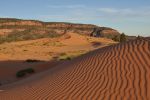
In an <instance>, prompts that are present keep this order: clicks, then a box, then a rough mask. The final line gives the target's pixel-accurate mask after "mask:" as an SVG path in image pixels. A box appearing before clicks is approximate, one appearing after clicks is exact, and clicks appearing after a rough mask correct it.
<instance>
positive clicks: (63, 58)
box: [58, 56, 71, 61]
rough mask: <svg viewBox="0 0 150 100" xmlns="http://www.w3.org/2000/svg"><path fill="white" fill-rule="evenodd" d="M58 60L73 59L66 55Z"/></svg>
mask: <svg viewBox="0 0 150 100" xmlns="http://www.w3.org/2000/svg"><path fill="white" fill-rule="evenodd" d="M58 60H60V61H61V60H71V57H68V56H66V57H60V58H59V59H58Z"/></svg>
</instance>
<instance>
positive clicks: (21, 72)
mask: <svg viewBox="0 0 150 100" xmlns="http://www.w3.org/2000/svg"><path fill="white" fill-rule="evenodd" d="M34 72H35V71H34V70H33V69H32V68H28V69H24V70H20V71H18V72H17V73H16V77H18V78H21V77H24V76H25V75H26V74H32V73H34Z"/></svg>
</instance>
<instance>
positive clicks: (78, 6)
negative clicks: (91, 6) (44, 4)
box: [48, 5, 86, 9]
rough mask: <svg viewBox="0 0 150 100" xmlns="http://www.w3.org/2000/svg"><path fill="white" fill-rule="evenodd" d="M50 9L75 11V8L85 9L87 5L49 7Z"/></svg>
mask: <svg viewBox="0 0 150 100" xmlns="http://www.w3.org/2000/svg"><path fill="white" fill-rule="evenodd" d="M48 7H49V8H54V9H61V8H68V9H75V8H84V7H86V6H85V5H49V6H48Z"/></svg>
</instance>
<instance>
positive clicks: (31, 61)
mask: <svg viewBox="0 0 150 100" xmlns="http://www.w3.org/2000/svg"><path fill="white" fill-rule="evenodd" d="M25 62H28V63H34V62H41V61H40V60H34V59H27V60H26V61H25Z"/></svg>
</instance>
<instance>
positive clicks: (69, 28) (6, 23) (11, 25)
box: [0, 18, 120, 38]
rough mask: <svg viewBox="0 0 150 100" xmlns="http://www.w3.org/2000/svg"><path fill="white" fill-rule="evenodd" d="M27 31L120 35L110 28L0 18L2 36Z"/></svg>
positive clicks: (100, 35)
mask: <svg viewBox="0 0 150 100" xmlns="http://www.w3.org/2000/svg"><path fill="white" fill-rule="evenodd" d="M4 29H5V30H4ZM27 30H30V31H32V32H33V33H34V32H35V31H38V32H41V33H47V32H53V33H55V34H64V33H66V32H75V33H79V34H82V35H89V36H99V37H107V38H113V37H114V36H115V35H119V34H120V33H119V32H118V31H117V30H115V29H112V28H108V27H100V26H96V25H92V24H78V23H67V22H42V21H39V20H23V19H16V18H0V34H2V35H3V34H11V33H13V32H14V31H17V32H20V33H21V32H24V31H27ZM35 33H37V32H35ZM38 34H39V33H38Z"/></svg>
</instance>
